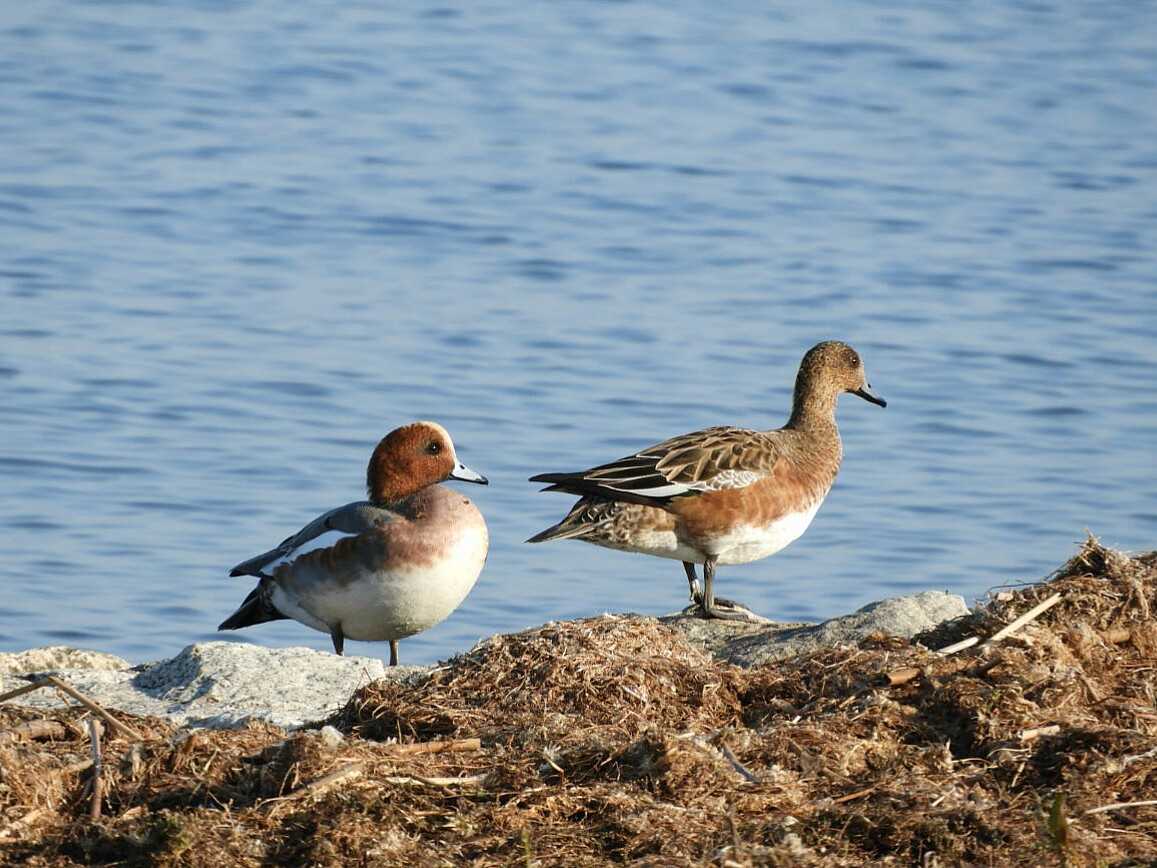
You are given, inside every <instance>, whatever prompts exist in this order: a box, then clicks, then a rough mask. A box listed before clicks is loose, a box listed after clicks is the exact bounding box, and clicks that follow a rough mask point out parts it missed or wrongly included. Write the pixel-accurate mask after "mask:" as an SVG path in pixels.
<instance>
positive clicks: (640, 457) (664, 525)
mask: <svg viewBox="0 0 1157 868" xmlns="http://www.w3.org/2000/svg"><path fill="white" fill-rule="evenodd" d="M841 392H851V393H852V394H853V395H859V396H860V397H861V398H863V399H864V400H866V401H871V402H872V403H873V404H878V405H880V406H881V407H884V406H887V404H886V402H885V401H884V399H883V398H880V397H878V396H877V395H875V394H873V393H872V391H871V386H870V385H869V384H868V381H867V378H866V377H865V375H864V364H863V362H862V361H861V360H860V356H859V353H857V352H856V351H855V350H854V349H852V348H851V347H850V346H848V345H847V344H845V343H842V342H840V341H824V342H823V343H819V344H816V345H815V346H814V347H812V348H811V349H810V350H808V351H807V353H806V354H805V355H804V357H803V361H802V362H800V366H799V374H798V375H797V376H796V381H795V395H794V397H793V399H792V408H791V418H790V419H788V421H787V424H786V425H784V426H783V427H782V428H778V429H776V430H774V431H750V430H748V429H745V428H733V427H730V426H719V427H715V428H706V429H704V430H702V431H694V432H692V433H690V434H683V435H682V436H680V437H674V438H672V439H670V440H664V441H663V442H662V443H658V444H656V445H655V446H651V447H649V448H647V449H642V450H640V451H638V452H636V453H635V454H634V455H628V456H627V457H626V458H620V459H619V460H618V461H612V462H611V463H610V464H602V465H599V466H598V467H593V468H591V469H590V470H583V471H579V472H577V473H541V474H539V475H538V476H532V477H531V478H530V481H531V482H548V483H550V485H549V486H548V487H547V488H545V489H543V490H544V491H564V492H567V493H568V494H578V495H581V496H582V497H581V499H580V500H579V501H578V503H576V504H575V505H574V507H573V508H572V509H571V511H570V512H569V513H567V515H566V517H565V518H563V520H562V521H560V522H559V523H558V524H556V525H554V526H553V527H549V528H547V529H546V530H544V531H542V532H541V533H539V534H536V535H535V536H533V537H531V538H530V539H529V540H527V542H545V541H546V540H552V539H579V540H583V541H584V542H589V543H594V544H595V545H599V546H604V547H606V548H611V549H618V550H620V551H628V552H641V553H643V554H648V555H656V556H658V557H663V558H674V559H675V560H680V561H682V562H683V569H684V571H685V572H686V574H687V582H688V585H689V586H690V590H691V599H692V601H693V602H694V603H696V604H697V606H698V611H699V614H701V615H702V616H703V617H704V618H724V619H728V620H752V619H753V616H752V615H751V613H750V612H747V611H746V610H745V608H744V607H741V606H738V605H737V604H734V603H731V602H730V601H727V600H723V599H716V597H715V588H714V582H715V567H716V565H717V564H745V563H749V562H750V561H755V560H759V559H760V558H765V557H767V556H768V555H772V554H775V553H776V552H778V551H779V550H780V549H782V548H784V547H785V546H786V545H788V543H790V542H792V541H793V540H795V539H796V538H797V537H799V536H800V534H802V533H803V532H804V531H805V530H806V529H807V526H808V525H809V524H811V520H812V519H813V518H814V517H815V514H816V511H817V510H818V509H819V508H820V504H821V503H823V501H824V497H826V496H827V493H828V491H829V490H830V489H831V487H832V483H833V482H835V479H836V472H837V471H838V470H839V468H840V459H841V458H842V457H843V447H842V446H841V444H840V432H839V429H838V428H837V427H836V415H835V414H836V399H837V398H838V397H839V395H840V393H841ZM695 564H703V580H704V588H703V593H700V592H699V582H698V579H697V578H696V575H695Z"/></svg>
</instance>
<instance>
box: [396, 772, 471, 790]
mask: <svg viewBox="0 0 1157 868" xmlns="http://www.w3.org/2000/svg"><path fill="white" fill-rule="evenodd" d="M488 776H489V773H485V774H478V775H469V776H468V777H464V778H422V777H417V776H408V777H402V776H395V777H386V778H382V780H384V781H386V782H387V783H390V784H419V785H422V786H427V787H477V786H481V785H482V783H483V782H485V780H486V778H487V777H488Z"/></svg>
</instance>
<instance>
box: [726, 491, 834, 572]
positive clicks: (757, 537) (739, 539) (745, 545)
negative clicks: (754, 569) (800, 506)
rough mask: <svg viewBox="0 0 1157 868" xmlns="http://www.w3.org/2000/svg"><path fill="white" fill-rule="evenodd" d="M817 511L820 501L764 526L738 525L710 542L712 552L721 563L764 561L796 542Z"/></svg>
mask: <svg viewBox="0 0 1157 868" xmlns="http://www.w3.org/2000/svg"><path fill="white" fill-rule="evenodd" d="M821 502H822V501H821ZM819 508H820V502H817V503H816V504H815V506H813V507H811V508H810V509H808V510H805V511H804V512H793V513H788V514H787V515H785V516H783V517H782V518H780V519H779V520H777V521H773V522H772V523H771V524H769V525H766V526H763V527H759V526H755V525H740V526H738V527H736V528H735V529H734V530H732V531H730V532H729V533H727V534H725V535H723V536H720V537H716V538H715V539H713V540H712V541H711V550H712V552H713V553H715V554H716V555H718V557H719V563H721V564H747V563H751V561H757V560H759V559H760V558H766V557H767V556H768V555H773V554H775V553H776V552H778V551H779V550H780V549H783V548H785V547H786V546H787V545H788V544H789V543H791V542H793V541H795V540H796V539H798V538H799V537H800V535H801V534H802V533H803V532H804V531H805V530H807V528H808V525H809V524H811V523H812V519H813V518H815V516H816V513H817V512H818V511H819Z"/></svg>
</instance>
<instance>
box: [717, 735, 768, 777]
mask: <svg viewBox="0 0 1157 868" xmlns="http://www.w3.org/2000/svg"><path fill="white" fill-rule="evenodd" d="M719 750H720V751H721V752H722V753H723V756H724V758H726V760H727V761H728V762H729V763H731V766H732V768H734V769H735V770H736V771H737V772H739V773H740V774H741V775H743V777H744V778H746V779H747V780H748V782H750V783H753V784H758V783H759V776H758V775H756V774H755V772H753V771H751V770H750V769H748V768H747V766H745V765H744V764H743V763H741V762H740V761H739V758H738V757H736V756H735V754H733V753H732V752H731V748H729V747H728V746H727V745H725V744H720V745H719Z"/></svg>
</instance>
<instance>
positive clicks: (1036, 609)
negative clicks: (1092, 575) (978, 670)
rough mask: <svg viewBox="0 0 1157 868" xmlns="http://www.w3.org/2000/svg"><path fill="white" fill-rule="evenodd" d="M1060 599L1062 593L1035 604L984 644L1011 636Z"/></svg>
mask: <svg viewBox="0 0 1157 868" xmlns="http://www.w3.org/2000/svg"><path fill="white" fill-rule="evenodd" d="M1060 601H1061V595H1060V594H1053V595H1052V596H1051V597H1049V598H1048V599H1047V600H1044V601H1042V602H1040V603H1037V604H1036V605H1035V606H1033V607H1032V608H1031V609H1029V610H1028V611H1027V612H1025V613H1024V614H1023V615H1021V616H1020V617H1019V618H1017V619H1016V620H1015V621H1013V622H1012V623H1011V624H1009V625H1007V626H1006V627H1003V628H1001V629H1000V630H997V631H996V632H995V633H993V634H992V635H991V636H989V637H988V639H986V640H985V643H984V644H985V645H992V644H993V643H995V642H999V641H1000V640H1001V639H1004V638H1005V637H1007V636H1011V635H1012V634H1013V633H1015V632H1016V631H1017V630H1019V629H1020V628H1021V627H1023V626H1024V625H1025V624H1027V623H1028V622H1029V621H1031V620H1032V619H1033V618H1036V617H1038V616H1039V615H1043V614H1044V613H1045V612H1047V611H1048V610H1049V609H1051V608H1052V607H1053V606H1055V605H1056V604H1057V603H1059V602H1060Z"/></svg>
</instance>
